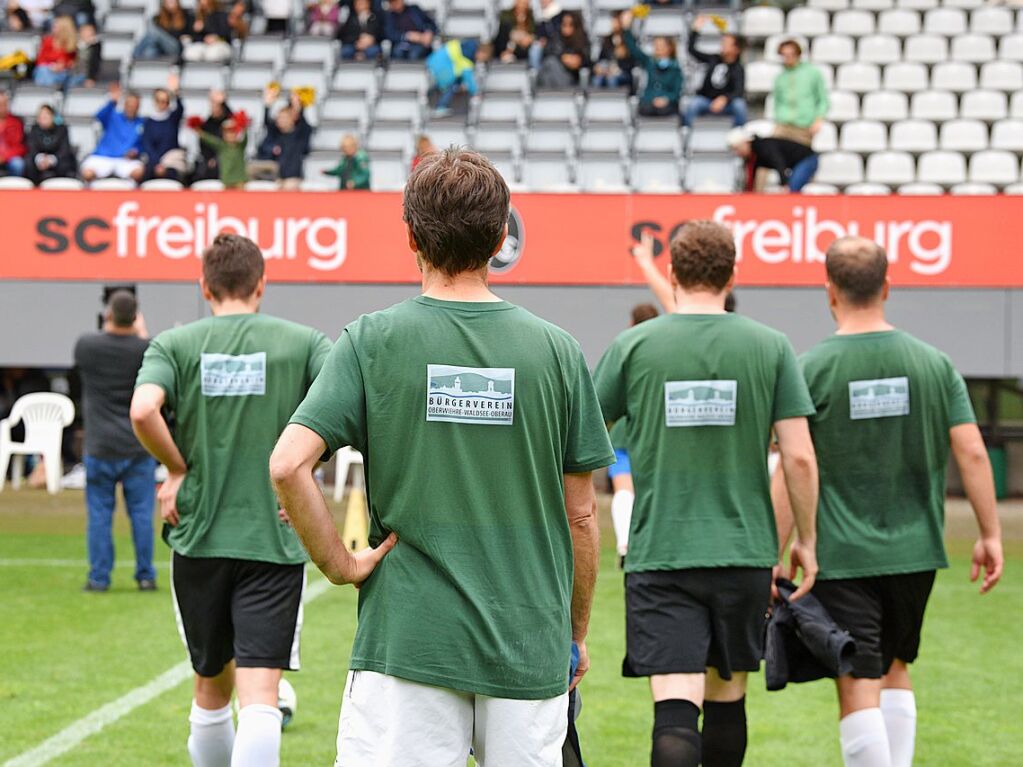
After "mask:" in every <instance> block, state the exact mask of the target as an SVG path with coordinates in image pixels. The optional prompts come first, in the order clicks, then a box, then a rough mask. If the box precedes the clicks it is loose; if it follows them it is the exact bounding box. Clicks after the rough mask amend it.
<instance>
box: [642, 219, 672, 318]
mask: <svg viewBox="0 0 1023 767" xmlns="http://www.w3.org/2000/svg"><path fill="white" fill-rule="evenodd" d="M632 256H633V258H634V259H635V260H636V266H638V267H639V269H640V271H641V272H643V278H644V279H645V280H646V284H647V285H648V286H649V287H650V290H651V292H652V293H653V294H654V298H656V299H657V303H659V304H660V305H661V307H662V308H663V309H664V311H666V312H673V311H675V291H674V290H673V289H672V287H671V280H669V279H668V278H667V277H666V276H665V275H663V274H661V273H660V272H659V271H657V264H656V263H654V236H653V235H652V234H650V232H643V234H642V235H640V241H639V245H637V246H636V247H634V248H633V249H632Z"/></svg>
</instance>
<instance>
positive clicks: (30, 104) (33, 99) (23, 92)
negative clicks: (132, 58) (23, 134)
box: [10, 85, 109, 130]
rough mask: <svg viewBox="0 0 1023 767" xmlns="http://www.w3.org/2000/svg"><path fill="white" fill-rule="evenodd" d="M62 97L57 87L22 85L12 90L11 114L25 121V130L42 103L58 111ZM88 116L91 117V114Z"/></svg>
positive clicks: (34, 117) (31, 122)
mask: <svg viewBox="0 0 1023 767" xmlns="http://www.w3.org/2000/svg"><path fill="white" fill-rule="evenodd" d="M62 98H63V94H62V93H61V91H60V90H59V89H57V88H48V87H43V86H40V85H22V86H21V87H20V88H18V89H17V90H16V91H14V96H13V98H11V103H10V110H11V113H12V114H15V115H17V116H18V117H20V118H21V119H22V120H24V121H25V123H26V126H25V127H26V130H27V129H28V126H29V125H31V124H33V123H34V122H35V119H36V112H37V111H38V110H39V107H41V106H42V105H43V104H49V105H50V106H52V107H53V108H54V109H55V110H56V111H57V112H58V113H59V112H60V102H61V99H62ZM108 99H109V97H108ZM106 101H107V100H106V99H105V100H104V102H103V103H104V104H105V103H106ZM100 106H102V104H101V105H100ZM93 114H95V112H94V113H93ZM89 116H90V117H91V116H92V115H89Z"/></svg>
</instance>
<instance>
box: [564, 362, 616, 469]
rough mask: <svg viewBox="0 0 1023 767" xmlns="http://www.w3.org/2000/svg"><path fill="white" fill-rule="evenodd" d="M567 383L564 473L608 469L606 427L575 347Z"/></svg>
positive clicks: (610, 452)
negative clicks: (566, 432)
mask: <svg viewBox="0 0 1023 767" xmlns="http://www.w3.org/2000/svg"><path fill="white" fill-rule="evenodd" d="M568 375H569V376H571V380H569V381H567V382H566V383H568V385H569V386H568V388H569V391H570V392H571V393H570V395H569V396H570V397H571V411H570V413H569V420H568V441H567V444H566V446H565V458H564V471H565V473H566V474H578V473H582V472H585V471H593V470H594V469H599V468H601V467H602V466H610V465H611V464H612V463H614V461H615V456H614V451H613V450H612V449H611V441H610V440H609V439H608V437H607V427H606V426H605V425H604V418H603V416H602V415H601V412H600V403H599V402H598V401H597V393H596V391H595V390H594V388H593V379H592V378H591V377H590V371H589V370H588V369H587V368H586V360H585V359H583V353H582V350H581V349H579V348H578V347H576V349H575V353H574V359H573V360H572V364H571V366H570V367H569V370H568Z"/></svg>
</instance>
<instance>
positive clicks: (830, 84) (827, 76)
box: [814, 62, 844, 91]
mask: <svg viewBox="0 0 1023 767" xmlns="http://www.w3.org/2000/svg"><path fill="white" fill-rule="evenodd" d="M814 66H815V67H817V71H818V72H820V73H821V78H822V79H823V80H824V87H825V88H827V89H828V90H829V91H831V90H834V88H835V67H834V66H833V65H831V64H823V63H820V62H818V63H816V64H814ZM839 66H844V64H840V65H839Z"/></svg>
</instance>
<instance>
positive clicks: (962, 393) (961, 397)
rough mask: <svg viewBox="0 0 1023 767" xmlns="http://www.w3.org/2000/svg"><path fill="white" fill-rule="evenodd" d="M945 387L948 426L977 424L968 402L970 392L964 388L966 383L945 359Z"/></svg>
mask: <svg viewBox="0 0 1023 767" xmlns="http://www.w3.org/2000/svg"><path fill="white" fill-rule="evenodd" d="M945 387H946V389H947V391H948V425H949V428H952V427H953V426H961V425H962V424H964V423H977V416H976V415H975V414H974V412H973V403H972V402H970V392H969V391H968V390H967V388H966V381H964V380H963V377H962V376H961V375H959V371H958V370H956V369H955V367H953V365H952V361H951V360H949V359H948V358H947V357H946V358H945Z"/></svg>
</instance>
